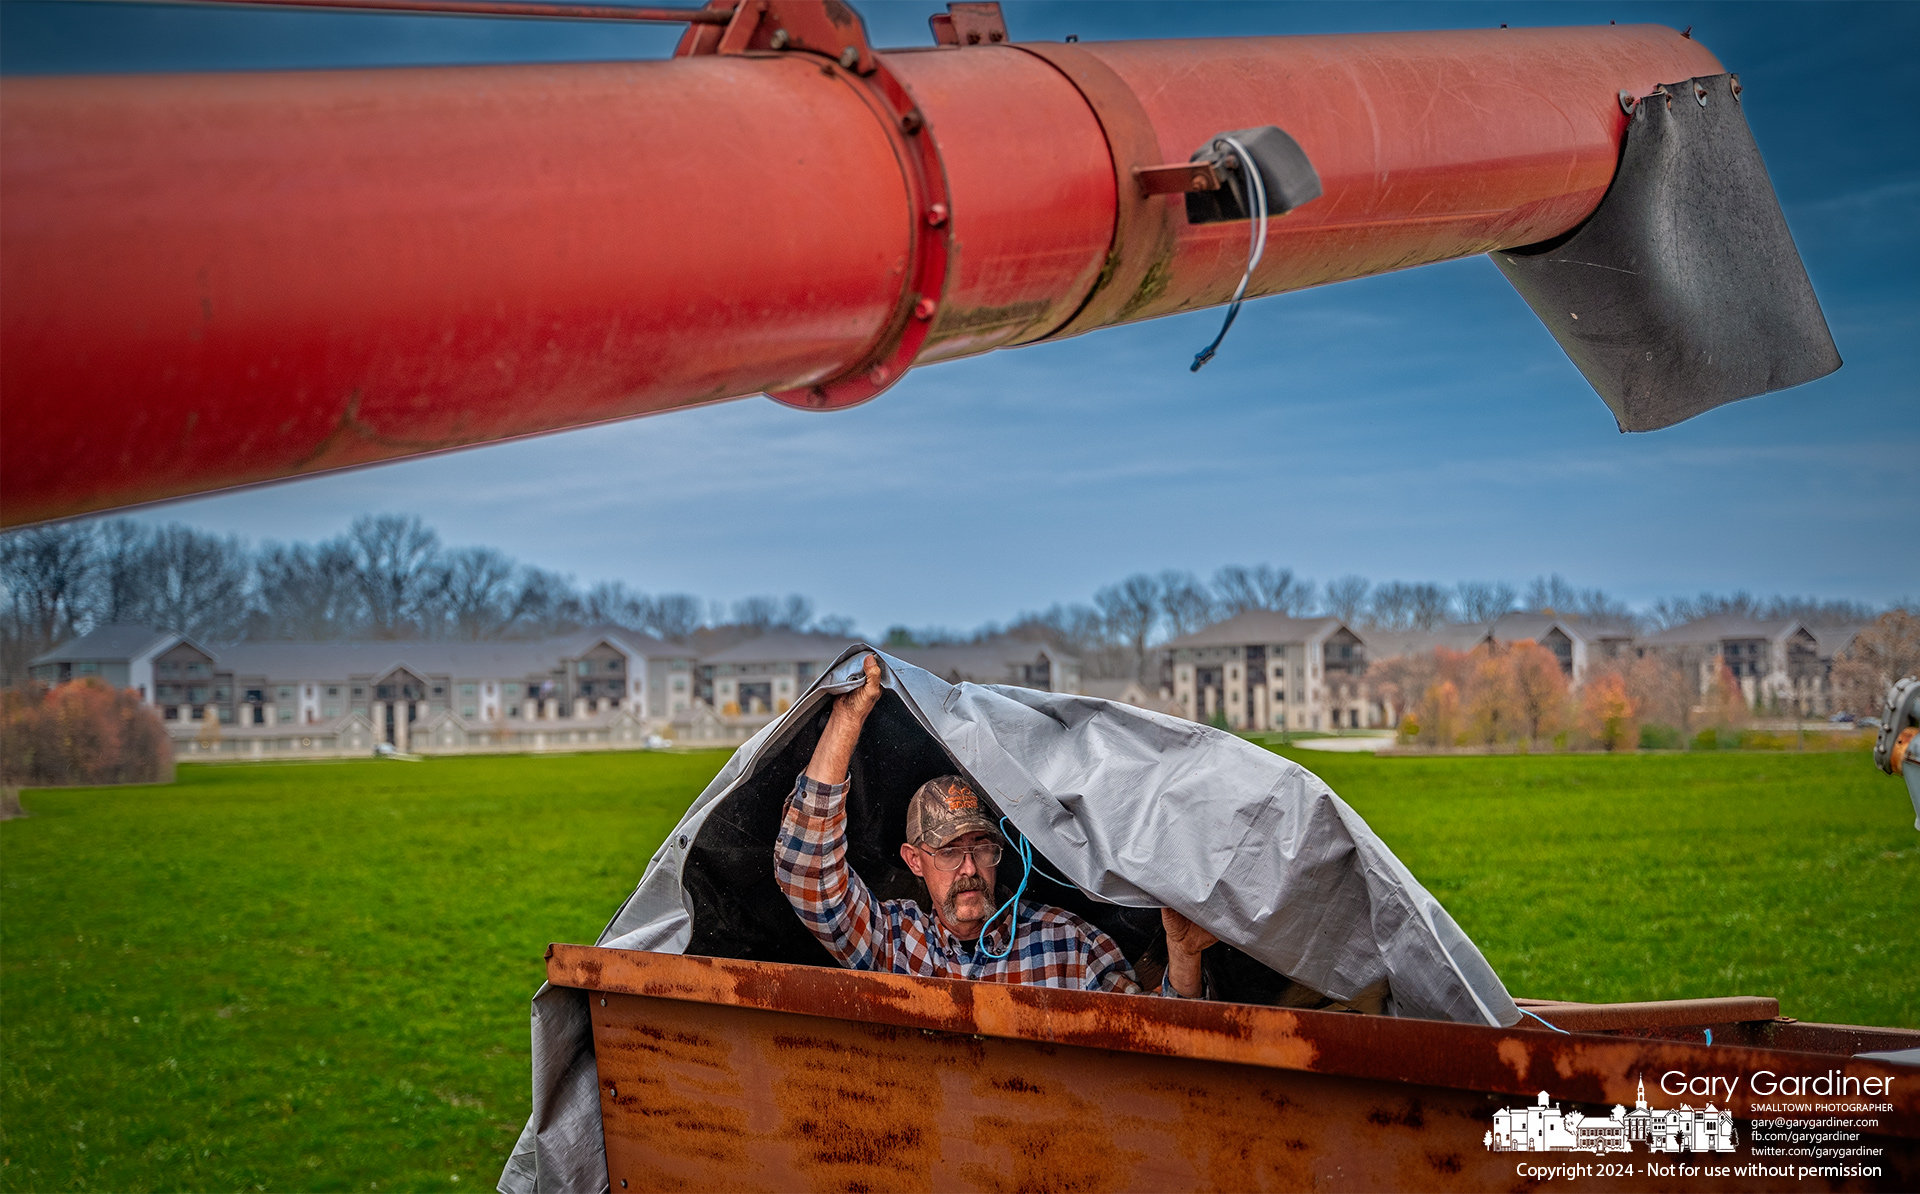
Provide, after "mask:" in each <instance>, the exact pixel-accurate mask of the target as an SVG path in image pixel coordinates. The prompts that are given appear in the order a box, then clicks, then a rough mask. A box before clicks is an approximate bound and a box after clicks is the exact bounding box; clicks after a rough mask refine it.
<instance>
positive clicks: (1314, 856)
mask: <svg viewBox="0 0 1920 1194" xmlns="http://www.w3.org/2000/svg"><path fill="white" fill-rule="evenodd" d="M870 649H871V648H866V647H854V648H850V649H849V650H848V651H847V653H846V654H844V655H843V656H841V657H840V659H839V660H838V661H836V662H835V664H834V665H833V666H832V667H831V668H829V669H827V671H826V672H824V673H823V674H822V675H821V677H820V678H819V679H818V680H816V681H815V682H814V684H813V685H812V686H811V687H810V688H809V689H808V690H807V692H806V693H805V694H804V695H803V696H802V697H801V698H800V700H799V701H797V702H796V703H795V705H794V707H793V708H792V709H790V710H788V711H787V712H786V713H785V714H783V715H782V716H781V717H779V718H777V719H775V721H774V722H772V723H771V724H769V725H768V726H767V727H766V728H764V729H762V730H761V731H760V732H759V733H758V734H755V735H754V736H753V738H752V739H751V740H750V741H748V742H747V743H746V745H744V746H742V747H741V748H740V749H739V750H738V751H737V752H735V754H734V756H733V758H732V759H730V760H728V762H727V765H726V766H725V767H723V768H722V769H721V771H720V774H719V775H717V776H715V777H714V780H713V782H712V783H710V784H708V785H707V788H706V790H705V791H704V792H702V793H701V794H700V797H699V799H697V800H695V801H694V803H693V806H692V807H691V808H690V809H688V811H687V814H686V816H685V817H683V818H682V819H681V821H680V824H679V826H678V827H677V828H676V829H675V830H674V831H673V833H671V834H670V835H668V838H667V841H666V843H665V844H664V845H663V846H662V847H661V849H660V852H659V853H658V854H656V855H655V856H654V857H653V859H652V861H651V862H650V863H649V864H648V866H647V870H646V873H645V875H644V876H643V877H642V878H641V880H640V885H639V888H638V889H637V890H636V891H635V892H634V893H633V895H632V896H631V897H629V898H628V900H627V902H626V904H625V906H623V907H622V908H621V909H620V911H619V913H618V914H617V915H615V916H614V918H613V920H612V922H611V923H609V924H608V925H607V927H606V930H605V931H604V932H602V933H601V934H600V938H599V941H598V944H600V945H602V946H607V947H611V948H615V949H640V950H654V951H659V952H664V953H681V952H684V951H685V950H686V949H687V946H688V943H689V942H690V941H691V940H692V937H693V929H694V917H693V901H692V899H691V897H690V896H689V894H688V890H687V887H686V886H685V885H684V884H683V868H684V867H685V865H686V861H687V849H686V847H685V845H684V843H687V842H691V841H693V840H694V839H695V838H697V837H698V835H699V833H700V829H701V827H702V825H703V824H704V823H705V822H706V820H707V818H708V816H709V815H710V814H711V813H713V812H714V811H715V810H716V809H717V808H721V807H723V806H724V805H725V804H726V801H727V797H728V796H729V795H731V794H733V793H734V792H735V791H736V790H738V789H741V788H742V787H743V784H744V782H745V781H747V780H749V779H752V778H756V777H757V767H758V765H760V764H762V763H767V762H769V760H770V758H771V756H772V754H773V753H774V752H773V751H772V750H770V749H769V748H768V744H769V743H775V742H779V741H781V740H782V738H783V735H788V736H790V734H791V731H792V729H793V727H794V726H795V725H797V724H800V723H805V722H808V721H809V719H812V718H814V717H815V715H816V714H817V713H818V712H819V711H820V709H821V707H822V705H823V704H824V702H826V701H827V700H830V699H831V698H832V695H833V694H836V693H840V692H845V691H847V690H849V689H851V688H854V687H857V686H858V685H859V683H860V669H861V659H862V658H863V657H864V656H865V655H866V653H867V652H868V651H869V650H870ZM880 654H881V658H882V660H883V663H884V666H885V672H886V677H885V683H886V686H887V687H888V688H889V689H891V690H892V691H893V692H894V693H896V694H898V696H899V697H900V698H901V700H902V701H903V702H904V703H905V706H906V708H907V709H908V710H909V711H910V712H911V713H912V715H913V717H914V718H915V720H917V721H918V722H919V724H920V725H921V726H922V727H923V728H924V729H925V730H926V731H927V732H928V733H929V734H931V735H932V737H933V738H934V739H936V740H937V741H938V742H939V743H940V744H941V745H942V746H943V747H944V748H945V750H946V752H947V754H948V755H949V756H951V758H952V760H953V762H954V763H955V764H957V767H958V770H959V771H960V772H962V773H963V774H965V775H967V776H968V777H970V778H971V779H972V780H973V781H974V782H975V783H976V784H977V785H979V787H980V788H981V790H982V791H983V792H984V793H985V794H986V795H987V796H988V797H989V798H990V799H991V800H992V801H993V802H994V803H995V804H997V805H998V806H999V808H1000V810H1001V811H1002V812H1003V813H1005V814H1006V816H1007V818H1008V819H1009V821H1010V822H1011V823H1012V824H1013V825H1014V826H1015V827H1016V828H1018V830H1019V831H1020V832H1021V833H1022V834H1025V835H1026V837H1027V838H1028V839H1030V840H1031V841H1032V843H1033V846H1034V848H1035V850H1036V851H1037V852H1038V853H1039V854H1040V855H1043V856H1044V857H1045V859H1046V860H1047V863H1048V864H1050V866H1051V868H1052V869H1054V870H1056V871H1057V872H1059V873H1060V874H1061V875H1062V876H1063V877H1065V878H1067V879H1071V880H1072V881H1073V882H1074V883H1075V884H1077V885H1078V886H1079V887H1080V888H1081V890H1082V891H1084V892H1085V893H1086V894H1087V895H1088V896H1090V897H1093V898H1094V899H1097V900H1101V901H1106V902H1108V903H1112V904H1118V905H1123V906H1126V907H1133V908H1159V907H1168V908H1174V909H1176V910H1178V911H1180V912H1182V913H1184V914H1185V915H1186V916H1188V917H1190V918H1192V919H1193V920H1194V921H1196V922H1198V923H1199V924H1201V925H1202V926H1204V927H1205V928H1206V929H1207V930H1208V931H1210V932H1212V933H1214V934H1215V935H1216V936H1218V937H1219V938H1220V940H1221V941H1223V942H1226V943H1227V944H1229V945H1231V946H1234V947H1237V948H1238V949H1240V950H1242V951H1244V952H1245V953H1246V954H1248V955H1249V956H1251V957H1253V958H1255V959H1257V960H1258V961H1260V962H1262V963H1264V964H1265V965H1267V966H1269V967H1271V968H1272V969H1274V970H1276V971H1279V972H1280V973H1281V974H1284V975H1287V976H1288V977H1290V978H1292V979H1294V980H1296V981H1298V982H1300V983H1304V984H1306V985H1308V986H1310V987H1313V988H1315V989H1316V990H1318V991H1321V992H1324V993H1325V994H1327V995H1329V996H1332V997H1333V998H1335V999H1338V1000H1345V999H1349V998H1352V997H1354V996H1356V995H1358V994H1359V993H1360V992H1362V991H1363V990H1365V989H1367V988H1369V987H1372V986H1375V985H1376V984H1378V983H1379V982H1380V981H1381V980H1383V979H1384V980H1386V983H1387V986H1388V990H1389V992H1390V994H1389V996H1388V1001H1387V1010H1388V1011H1389V1012H1390V1013H1391V1014H1393V1015H1398V1016H1412V1017H1418V1018H1422V1019H1431V1020H1453V1021H1461V1022H1465V1023H1474V1024H1491V1025H1498V1026H1501V1027H1506V1026H1509V1025H1512V1024H1514V1023H1515V1022H1517V1021H1518V1020H1519V1019H1520V1013H1519V1010H1518V1009H1517V1008H1516V1007H1515V1006H1514V1003H1513V1001H1512V1000H1511V999H1510V998H1508V996H1507V992H1506V988H1505V987H1503V986H1502V985H1501V983H1500V979H1499V978H1498V977H1497V976H1496V975H1495V974H1494V972H1493V969H1492V967H1490V966H1488V965H1487V962H1486V959H1484V958H1483V957H1481V956H1480V951H1479V950H1478V949H1476V948H1475V947H1474V945H1473V942H1471V941H1469V940H1468V939H1467V936H1466V934H1465V933H1463V932H1461V930H1460V928H1459V926H1458V925H1456V924H1455V923H1454V922H1453V918H1452V917H1450V916H1448V915H1447V912H1446V909H1444V908H1442V907H1441V906H1440V904H1439V901H1437V900H1435V899H1434V898H1433V897H1432V896H1431V895H1429V894H1428V893H1427V891H1426V889H1425V888H1423V887H1421V886H1420V884H1419V882H1418V881H1417V880H1415V879H1414V877H1413V875H1412V873H1411V872H1409V871H1408V870H1407V868H1406V867H1405V866H1404V865H1402V864H1401V862H1400V860H1399V859H1397V858H1395V857H1394V855H1393V853H1392V851H1390V850H1388V849H1387V847H1386V845H1385V844H1384V843H1383V842H1381V841H1380V839H1379V838H1378V837H1376V836H1375V835H1374V833H1373V831H1372V830H1371V829H1369V828H1367V825H1366V822H1364V821H1362V820H1361V819H1360V816H1359V814H1358V813H1355V812H1354V811H1353V810H1352V809H1351V808H1349V807H1347V805H1346V803H1345V802H1344V801H1342V800H1341V799H1340V798H1339V797H1338V796H1335V795H1334V794H1333V792H1332V790H1331V789H1329V788H1328V787H1327V786H1326V784H1324V783H1322V782H1321V781H1320V780H1319V778H1318V777H1316V776H1315V775H1313V774H1312V773H1311V772H1309V771H1307V770H1306V769H1305V768H1303V767H1301V766H1299V765H1298V764H1296V763H1292V762H1289V761H1288V760H1286V759H1283V758H1281V757H1280V756H1278V755H1275V754H1273V753H1271V752H1269V751H1266V750H1263V749H1261V748H1260V747H1258V746H1255V745H1253V744H1252V743H1249V742H1244V741H1242V740H1241V739H1239V738H1236V737H1235V736H1233V735H1232V734H1228V733H1225V732H1223V731H1220V730H1215V729H1212V728H1209V727H1207V726H1202V725H1197V724H1195V723H1193V722H1190V721H1186V720H1183V719H1181V718H1177V717H1170V716H1167V715H1165V714H1161V713H1154V712H1151V711H1148V710H1144V709H1137V708H1134V707H1132V706H1130V705H1122V704H1117V703H1115V702H1111V701H1105V700H1100V699H1097V698H1093V697H1082V696H1073V695H1070V694H1066V693H1051V692H1038V691H1034V690H1032V689H1025V688H1011V687H1003V686H999V685H987V686H982V685H976V684H960V685H957V686H956V685H950V684H947V683H945V682H944V681H942V680H940V679H939V678H938V677H936V676H934V675H932V674H931V673H928V672H925V671H922V670H921V669H919V668H917V667H914V666H912V665H911V664H907V663H903V662H901V661H899V660H896V659H893V658H892V657H890V656H887V655H885V654H884V653H880ZM771 778H772V779H774V780H775V781H777V782H778V783H780V784H781V785H783V786H788V785H791V783H792V776H790V775H783V776H779V777H771ZM766 854H767V861H766V866H767V870H768V872H769V873H771V871H772V867H773V843H772V841H771V840H769V841H768V842H767V844H766ZM499 1189H500V1190H501V1191H502V1192H503V1194H530V1192H532V1191H535V1190H538V1191H541V1192H542V1194H551V1192H554V1191H589V1192H591V1191H599V1190H604V1189H606V1157H605V1146H604V1143H603V1141H602V1138H601V1127H600V1099H599V1091H598V1086H597V1078H596V1072H595V1069H594V1064H593V1040H592V1033H591V1029H590V1026H589V1022H588V1016H587V1007H586V998H585V996H584V995H583V994H582V993H580V992H578V991H573V990H568V989H565V988H558V987H546V986H543V987H542V988H541V989H540V992H539V993H538V994H537V995H535V996H534V1000H533V1115H532V1117H531V1119H530V1120H529V1121H528V1123H527V1127H526V1130H525V1131H523V1132H522V1133H521V1135H520V1138H519V1141H518V1142H517V1143H516V1144H515V1145H514V1149H513V1154H512V1156H511V1157H510V1158H509V1159H508V1161H507V1166H506V1170H505V1172H504V1173H502V1174H501V1177H500V1185H499Z"/></svg>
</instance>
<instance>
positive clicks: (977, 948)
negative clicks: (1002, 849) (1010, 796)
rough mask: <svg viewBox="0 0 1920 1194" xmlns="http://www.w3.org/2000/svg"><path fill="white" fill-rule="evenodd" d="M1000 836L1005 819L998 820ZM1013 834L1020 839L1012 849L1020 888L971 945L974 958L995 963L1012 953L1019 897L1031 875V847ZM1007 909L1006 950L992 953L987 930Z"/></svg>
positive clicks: (1017, 927) (1022, 838) (1018, 927)
mask: <svg viewBox="0 0 1920 1194" xmlns="http://www.w3.org/2000/svg"><path fill="white" fill-rule="evenodd" d="M1000 834H1001V836H1002V837H1005V836H1006V834H1007V819H1006V818H1005V817H1002V818H1000ZM1014 834H1015V836H1018V837H1019V839H1020V840H1019V842H1018V843H1017V844H1015V846H1014V847H1013V852H1014V853H1015V854H1018V855H1019V856H1020V886H1019V887H1018V888H1016V889H1015V890H1014V893H1013V895H1012V897H1011V898H1010V899H1008V900H1007V902H1006V903H1004V904H1002V905H1000V907H999V909H998V910H997V911H995V912H994V914H993V915H992V916H989V917H987V923H986V924H985V925H983V926H981V928H980V939H979V940H978V941H976V942H974V945H973V951H974V954H975V956H976V957H977V956H979V955H981V954H984V955H986V956H987V957H989V958H992V959H993V960H994V961H996V962H997V961H999V960H1001V959H1002V958H1005V957H1006V956H1007V955H1008V954H1010V953H1012V952H1013V939H1014V938H1015V937H1018V936H1019V935H1020V897H1021V896H1023V895H1025V894H1026V891H1027V879H1028V877H1029V876H1031V875H1032V874H1033V846H1032V844H1031V843H1029V842H1028V841H1027V839H1026V835H1024V834H1021V833H1020V832H1019V831H1018V830H1015V831H1014ZM1009 908H1011V909H1013V923H1012V924H1010V925H1008V926H1007V948H1005V949H1003V950H1001V951H1000V952H999V953H994V952H993V947H992V946H990V945H988V944H987V930H988V929H990V928H992V927H993V922H994V921H996V920H999V919H1000V916H1001V914H1002V913H1004V912H1005V911H1006V910H1007V909H1009Z"/></svg>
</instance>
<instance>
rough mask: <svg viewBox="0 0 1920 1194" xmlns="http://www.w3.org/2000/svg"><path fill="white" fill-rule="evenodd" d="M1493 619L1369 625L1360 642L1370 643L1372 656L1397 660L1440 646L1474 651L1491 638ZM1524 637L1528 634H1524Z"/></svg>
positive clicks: (1363, 631)
mask: <svg viewBox="0 0 1920 1194" xmlns="http://www.w3.org/2000/svg"><path fill="white" fill-rule="evenodd" d="M1492 632H1493V631H1492V623H1489V622H1447V623H1444V624H1442V625H1439V626H1435V627H1434V628H1433V629H1431V630H1380V629H1377V628H1375V627H1371V626H1369V627H1365V628H1363V629H1362V630H1361V631H1360V632H1359V633H1360V641H1361V642H1363V643H1365V644H1366V646H1367V657H1368V658H1369V659H1394V658H1397V657H1399V656H1402V655H1421V654H1424V653H1426V652H1428V651H1431V650H1433V649H1434V648H1436V647H1445V648H1447V649H1448V650H1450V651H1471V650H1473V649H1474V648H1475V647H1477V646H1479V645H1480V644H1481V643H1484V642H1486V641H1487V636H1488V635H1489V634H1491V633H1492ZM1521 637H1523V638H1524V637H1526V636H1524V635H1522V636H1521Z"/></svg>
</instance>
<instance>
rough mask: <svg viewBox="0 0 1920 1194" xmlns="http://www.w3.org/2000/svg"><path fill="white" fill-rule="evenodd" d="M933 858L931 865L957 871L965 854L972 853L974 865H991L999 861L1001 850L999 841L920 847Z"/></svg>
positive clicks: (944, 869)
mask: <svg viewBox="0 0 1920 1194" xmlns="http://www.w3.org/2000/svg"><path fill="white" fill-rule="evenodd" d="M920 848H921V849H922V850H925V851H926V852H927V854H928V856H929V857H931V858H932V859H933V865H934V866H936V867H938V868H939V869H940V870H943V871H957V870H959V869H960V861H961V860H962V859H964V858H965V857H966V856H967V855H969V854H971V855H973V865H974V866H975V867H987V866H993V865H994V864H995V863H997V862H999V861H1000V855H1001V854H1002V853H1003V851H1002V850H1001V848H1000V843H999V842H981V843H980V844H978V845H974V846H942V847H941V848H940V849H938V850H935V849H933V848H931V847H929V846H922V847H920Z"/></svg>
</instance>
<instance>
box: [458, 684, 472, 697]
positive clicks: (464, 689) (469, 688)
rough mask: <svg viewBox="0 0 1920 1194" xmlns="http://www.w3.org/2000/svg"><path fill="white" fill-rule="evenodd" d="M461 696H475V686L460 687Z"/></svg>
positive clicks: (465, 685) (464, 685) (463, 685)
mask: <svg viewBox="0 0 1920 1194" xmlns="http://www.w3.org/2000/svg"><path fill="white" fill-rule="evenodd" d="M460 695H461V696H472V695H473V685H471V684H462V685H461V686H460Z"/></svg>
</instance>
